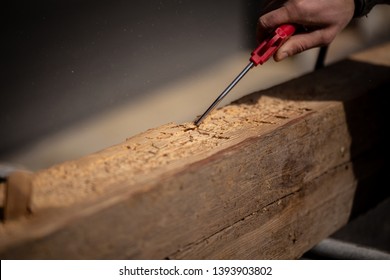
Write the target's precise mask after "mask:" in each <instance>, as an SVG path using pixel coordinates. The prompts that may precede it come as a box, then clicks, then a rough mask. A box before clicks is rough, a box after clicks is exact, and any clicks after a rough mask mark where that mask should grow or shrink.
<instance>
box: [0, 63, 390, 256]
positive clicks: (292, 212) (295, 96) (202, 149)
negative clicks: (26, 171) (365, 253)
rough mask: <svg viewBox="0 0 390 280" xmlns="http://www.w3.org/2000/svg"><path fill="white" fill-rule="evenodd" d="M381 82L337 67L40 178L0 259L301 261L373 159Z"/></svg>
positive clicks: (344, 214) (383, 73)
mask: <svg viewBox="0 0 390 280" xmlns="http://www.w3.org/2000/svg"><path fill="white" fill-rule="evenodd" d="M389 77H390V68H388V67H381V66H375V65H370V64H366V63H359V62H353V61H344V62H342V63H338V64H336V65H334V66H331V67H327V68H325V69H323V70H321V71H318V72H316V73H312V74H309V75H306V76H304V77H301V78H298V79H295V80H293V81H290V82H287V83H285V84H282V85H280V86H277V87H274V88H271V89H268V90H265V91H261V92H258V93H254V94H252V95H249V96H246V97H244V98H243V99H241V100H239V101H238V102H236V103H234V104H231V105H229V106H226V107H224V108H222V109H220V110H217V111H215V112H214V113H213V114H212V115H211V116H210V118H208V119H207V120H206V121H205V122H204V123H203V124H202V125H201V126H200V127H199V128H196V127H194V126H193V125H192V124H183V125H176V124H168V125H166V126H163V127H159V128H155V129H151V130H149V131H146V132H145V133H142V134H140V135H137V136H135V137H132V138H130V139H128V140H127V141H126V142H124V143H121V144H119V145H117V146H114V147H110V148H108V149H106V150H103V151H101V152H99V153H96V154H92V155H90V156H87V157H84V158H81V159H79V160H75V161H70V162H65V163H63V164H59V165H56V166H53V167H51V168H49V169H47V170H42V171H40V172H38V173H36V174H35V175H34V178H33V180H32V183H33V186H34V192H33V197H32V205H33V208H32V210H33V215H32V216H31V217H29V218H27V219H22V220H19V221H18V222H10V223H7V224H3V225H2V226H1V228H0V236H1V238H0V256H1V257H2V258H113V259H122V258H134V259H159V258H195V259H197V258H223V259H225V258H227V259H228V258H296V257H299V256H300V255H301V254H302V253H303V252H305V250H307V249H309V248H310V247H311V246H313V245H314V244H316V243H317V242H318V241H319V240H321V239H322V238H324V237H326V236H328V235H330V234H331V233H333V232H334V231H335V230H337V229H338V228H340V227H341V226H342V225H343V224H345V223H346V222H347V220H348V218H349V215H350V212H351V209H352V206H353V200H354V193H355V190H356V186H357V185H358V183H359V180H360V179H361V178H362V177H361V175H360V174H357V173H356V166H357V165H356V164H357V161H358V159H359V158H362V157H363V156H364V155H366V154H367V153H371V152H372V151H373V150H374V151H375V150H380V149H381V147H382V146H381V145H382V143H383V142H382V141H383V139H382V135H381V134H380V131H381V125H382V123H381V121H383V118H381V115H380V114H381V113H382V112H383V110H381V106H383V104H384V102H383V100H384V98H385V93H386V91H387V90H386V89H388V87H389V79H388V78H389ZM378 106H379V107H378ZM374 154H375V153H374ZM380 156H383V155H381V154H379V157H380ZM375 162H379V163H378V165H376V167H377V168H368V169H367V170H368V171H367V172H366V173H368V175H367V174H366V175H365V176H366V178H370V177H371V176H375V175H376V172H377V171H378V170H380V169H381V167H382V166H383V162H382V161H381V160H377V161H375Z"/></svg>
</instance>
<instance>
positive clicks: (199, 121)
mask: <svg viewBox="0 0 390 280" xmlns="http://www.w3.org/2000/svg"><path fill="white" fill-rule="evenodd" d="M252 67H253V62H249V64H248V65H247V66H246V67H245V68H244V70H242V71H241V73H240V74H239V75H238V76H237V77H236V78H235V79H234V80H233V82H231V83H230V85H229V86H228V87H227V88H226V89H225V90H224V91H223V92H222V93H221V94H220V95H219V96H218V98H217V99H215V101H214V102H213V104H211V105H210V107H209V108H208V109H207V110H206V112H204V113H203V115H201V116H200V118H199V119H198V120H197V121H196V122H195V125H196V126H199V125H200V124H201V122H202V121H203V120H204V119H205V118H206V117H207V115H208V114H210V113H211V112H212V111H213V110H214V108H215V107H216V106H217V105H218V104H219V102H221V101H222V99H223V98H224V97H225V96H226V95H227V94H228V93H229V92H230V91H231V90H232V88H234V86H235V85H236V84H237V83H238V82H239V81H240V80H241V79H242V77H244V76H245V74H246V73H248V71H249V70H250V69H251V68H252Z"/></svg>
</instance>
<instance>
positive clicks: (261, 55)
mask: <svg viewBox="0 0 390 280" xmlns="http://www.w3.org/2000/svg"><path fill="white" fill-rule="evenodd" d="M294 32H295V26H294V25H291V24H283V25H281V26H279V27H278V28H276V29H275V31H274V34H273V35H272V36H271V37H269V38H267V39H265V40H264V41H263V42H262V43H260V45H259V46H258V47H257V48H256V49H255V50H254V51H253V52H252V53H251V57H250V59H249V61H250V62H249V64H248V65H247V66H246V67H245V68H244V70H242V72H241V73H240V74H239V75H238V76H237V77H236V78H235V79H234V80H233V82H231V84H230V85H229V86H228V87H227V88H226V89H225V90H224V91H223V92H222V93H221V94H220V95H219V96H218V98H217V99H216V100H215V101H214V102H213V104H211V106H210V107H209V108H208V109H207V110H206V112H204V113H203V115H201V116H200V118H199V119H197V120H196V121H195V125H196V126H199V125H200V124H201V123H202V121H203V120H204V119H205V118H206V117H207V115H208V114H210V113H211V112H212V111H213V110H214V108H215V107H216V106H217V105H218V104H219V102H221V100H222V99H223V98H224V97H225V96H226V95H227V94H228V93H229V92H230V91H231V90H232V88H234V86H235V85H236V84H237V83H238V82H239V81H240V80H241V79H242V77H244V76H245V74H246V73H248V71H249V70H250V69H251V68H252V67H253V66H257V65H259V64H263V63H265V62H266V61H267V60H268V59H269V58H270V57H272V56H273V55H274V54H275V52H276V51H277V50H278V49H279V47H280V46H281V45H283V44H284V43H285V42H286V41H287V40H288V38H290V36H292V35H293V34H294Z"/></svg>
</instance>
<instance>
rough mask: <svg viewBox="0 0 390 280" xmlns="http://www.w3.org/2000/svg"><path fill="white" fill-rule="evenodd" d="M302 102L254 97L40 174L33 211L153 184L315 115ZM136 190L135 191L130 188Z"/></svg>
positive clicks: (128, 140)
mask: <svg viewBox="0 0 390 280" xmlns="http://www.w3.org/2000/svg"><path fill="white" fill-rule="evenodd" d="M310 110H311V109H310V106H309V105H308V104H304V103H302V102H297V101H285V100H282V99H278V98H272V97H266V96H261V97H258V98H256V96H253V95H252V96H251V97H250V98H243V99H241V100H240V101H238V102H235V103H232V104H230V105H228V106H226V107H223V108H221V109H219V110H215V111H214V112H213V113H212V114H211V115H210V116H209V117H208V118H207V119H205V120H204V122H203V123H202V124H201V125H200V126H199V127H196V126H195V125H194V124H193V123H184V124H179V125H178V124H174V123H170V124H167V125H164V126H161V127H158V128H154V129H150V130H148V131H146V132H144V133H141V134H139V135H136V136H134V137H131V138H129V139H126V141H125V142H124V143H122V144H119V145H116V146H113V147H110V148H108V149H106V150H103V151H101V152H98V153H95V154H92V155H89V156H87V157H84V158H81V159H79V160H75V161H70V162H65V163H62V164H59V165H56V166H53V167H51V168H49V169H47V170H43V171H41V172H38V173H37V174H36V176H35V179H34V182H33V184H34V194H33V211H37V210H39V209H41V208H48V207H65V206H70V205H72V204H74V203H80V202H83V201H84V200H88V199H93V198H96V197H97V196H101V195H103V194H105V193H108V192H113V191H115V190H117V189H120V188H122V185H126V186H134V191H136V190H137V188H136V186H137V185H140V184H141V183H143V184H147V183H148V182H150V181H152V180H153V179H154V178H157V177H158V176H161V175H163V174H164V173H167V172H170V171H173V170H177V169H180V168H184V167H185V166H186V165H189V164H191V163H194V162H196V161H199V160H202V159H205V158H207V157H209V156H211V155H212V154H215V153H217V152H219V151H221V150H224V149H226V148H228V147H231V146H232V145H235V144H237V143H239V142H241V141H243V140H245V139H246V138H248V137H253V136H258V135H260V134H263V133H266V132H267V131H270V130H272V129H274V128H276V127H277V126H280V125H283V124H285V123H287V122H289V121H290V120H293V119H294V118H297V117H299V116H301V115H303V114H306V113H308V112H309V111H310ZM129 188H131V187H129Z"/></svg>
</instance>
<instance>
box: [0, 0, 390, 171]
mask: <svg viewBox="0 0 390 280" xmlns="http://www.w3.org/2000/svg"><path fill="white" fill-rule="evenodd" d="M9 2H11V1H9ZM262 2H264V1H254V0H246V1H243V0H240V1H239V0H232V1H222V0H214V1H189V0H160V1H157V0H146V1H145V0H142V1H141V0H133V1H125V0H112V1H108V0H94V1H92V0H78V1H76V0H67V1H65V0H56V1H53V0H36V1H12V3H7V4H6V5H5V6H4V7H3V8H2V14H3V15H2V21H4V24H3V27H5V28H3V29H5V32H4V34H3V38H2V42H3V43H2V49H3V51H2V52H1V53H2V56H3V57H2V60H1V61H2V62H1V63H2V67H1V83H0V88H1V104H2V106H1V110H0V126H1V137H0V162H1V163H6V164H13V165H21V166H24V167H25V168H27V169H30V170H38V169H41V168H45V167H48V166H50V165H53V164H55V163H58V162H63V161H65V160H69V159H74V158H78V157H80V156H82V155H85V154H89V153H92V152H95V151H98V150H101V149H104V148H106V147H108V146H111V145H114V144H117V143H120V142H122V141H124V140H125V139H126V138H127V137H130V136H132V135H134V134H136V133H139V132H141V131H144V130H146V129H148V128H151V127H155V126H158V125H162V124H165V123H168V122H176V123H182V122H188V121H193V120H194V119H195V117H196V116H197V115H199V114H201V113H202V112H203V111H204V110H205V109H206V108H207V106H208V105H209V104H210V103H211V102H212V101H213V100H214V99H215V98H216V97H217V96H218V94H219V93H220V92H221V91H222V90H223V89H224V88H225V87H226V86H227V84H228V83H230V82H231V80H232V79H233V78H234V77H235V76H236V75H237V74H238V73H239V72H240V71H241V70H242V68H243V67H244V66H245V65H246V64H247V61H248V58H249V54H250V51H251V50H252V49H253V48H254V47H255V46H256V41H255V29H256V21H257V18H258V16H259V14H260V13H261V10H262V7H261V3H262ZM389 18H390V9H389V7H388V6H380V7H376V8H375V9H374V11H372V12H371V14H370V15H369V16H368V17H367V18H363V19H360V20H358V21H355V22H353V23H352V24H351V26H350V27H349V28H347V29H346V30H345V31H344V32H343V33H342V34H341V35H340V36H339V37H338V38H337V40H336V41H335V42H334V43H333V44H332V45H331V47H330V50H329V52H328V56H327V60H326V62H327V63H333V62H334V61H337V60H339V59H342V58H344V57H346V56H347V55H349V54H350V53H352V52H354V51H357V50H360V49H364V48H367V47H368V46H371V45H375V44H378V43H380V42H382V41H386V40H389V38H390V34H389V29H388V26H389V23H390V21H389ZM317 53H318V50H312V51H309V52H306V53H304V54H301V55H299V56H296V57H294V58H292V59H288V60H287V61H284V62H281V63H274V62H273V61H269V62H268V63H267V64H266V65H264V66H262V67H257V68H255V69H254V70H252V71H250V73H249V74H248V75H247V76H246V77H245V78H244V80H243V81H242V82H241V83H240V84H239V86H237V87H236V88H235V89H234V90H233V91H232V92H231V93H230V94H229V96H228V97H227V98H226V100H224V101H223V103H222V104H221V105H223V104H226V103H228V102H230V101H232V100H235V99H237V98H239V97H240V96H242V95H244V94H248V93H251V92H253V91H256V90H260V89H264V88H268V87H270V86H272V85H275V84H279V83H281V82H283V81H285V80H289V79H291V78H293V77H296V76H300V75H302V74H303V73H306V72H309V71H312V70H313V67H314V63H315V59H316V55H317Z"/></svg>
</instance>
